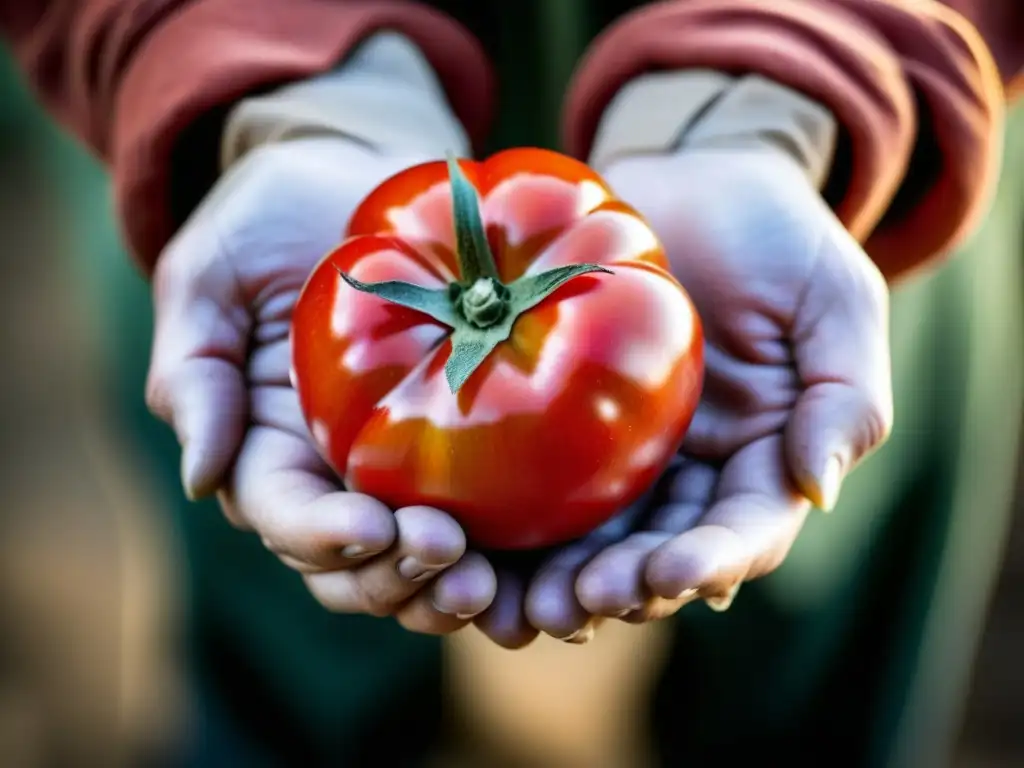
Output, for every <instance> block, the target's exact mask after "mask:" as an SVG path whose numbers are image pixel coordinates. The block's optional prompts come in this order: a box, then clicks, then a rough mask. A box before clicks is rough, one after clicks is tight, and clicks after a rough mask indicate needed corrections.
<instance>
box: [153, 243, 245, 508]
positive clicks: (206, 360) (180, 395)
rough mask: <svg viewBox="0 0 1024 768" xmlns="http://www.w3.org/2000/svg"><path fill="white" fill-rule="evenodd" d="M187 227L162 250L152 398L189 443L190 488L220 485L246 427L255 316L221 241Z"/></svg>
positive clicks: (185, 462)
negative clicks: (207, 243) (243, 300)
mask: <svg viewBox="0 0 1024 768" xmlns="http://www.w3.org/2000/svg"><path fill="white" fill-rule="evenodd" d="M204 239H205V238H202V237H201V233H197V232H196V231H195V230H188V229H186V231H184V232H183V233H182V236H181V237H180V238H179V239H178V240H176V241H174V242H173V243H172V244H171V245H170V246H168V249H167V250H166V251H165V252H164V254H163V255H162V256H161V258H160V261H159V262H158V263H157V269H156V272H155V274H154V284H153V292H154V311H155V329H154V337H153V350H152V356H151V360H150V369H149V377H148V380H147V383H146V402H147V404H148V405H149V408H150V410H151V411H153V413H154V414H156V415H157V416H159V417H160V418H161V419H163V420H164V421H166V422H167V423H168V424H170V425H171V427H172V428H173V429H174V431H175V433H176V435H177V437H178V441H179V442H180V443H181V446H182V459H181V477H182V484H183V485H184V489H185V493H186V495H187V496H189V498H197V497H200V496H206V495H208V494H210V493H213V492H214V491H215V490H216V489H217V487H218V486H219V485H220V482H221V479H222V477H223V476H224V474H225V473H226V472H227V470H228V468H229V467H230V465H231V462H232V461H233V459H234V457H235V454H236V453H237V451H238V448H239V446H240V444H241V441H242V438H243V436H244V434H245V426H246V422H247V419H248V393H247V389H246V382H245V374H244V370H245V369H244V366H245V359H246V349H247V345H248V337H249V325H250V323H249V319H248V318H249V316H248V313H247V312H245V311H244V309H243V308H242V307H241V306H240V305H239V301H240V300H239V295H240V291H239V290H238V287H237V284H236V280H235V277H234V274H233V272H232V270H231V267H230V264H229V262H228V260H227V259H226V258H223V257H222V255H221V254H220V253H219V250H218V249H216V248H209V247H207V248H205V249H203V248H202V245H203V243H202V242H196V241H197V240H198V241H201V240H204Z"/></svg>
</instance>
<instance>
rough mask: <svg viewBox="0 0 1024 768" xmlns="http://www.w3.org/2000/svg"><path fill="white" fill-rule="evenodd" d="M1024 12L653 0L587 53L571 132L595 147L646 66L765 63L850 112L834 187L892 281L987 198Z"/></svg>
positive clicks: (866, 2)
mask: <svg viewBox="0 0 1024 768" xmlns="http://www.w3.org/2000/svg"><path fill="white" fill-rule="evenodd" d="M950 6H956V9H958V10H959V11H963V13H964V14H967V16H968V17H969V18H967V17H965V15H962V14H961V13H959V12H958V10H954V9H953V8H951V7H950ZM972 22H973V23H972ZM975 24H976V25H977V26H976V25H975ZM1022 25H1024V2H1021V0H1003V1H1002V2H998V1H997V0H992V1H991V2H981V0H974V1H973V2H972V1H971V0H960V1H959V2H956V1H955V0H954V1H953V2H950V3H948V4H946V5H943V4H939V3H936V2H933V1H932V0H915V1H914V2H908V1H907V0H790V1H789V2H772V3H766V2H762V1H761V0H669V1H668V2H661V3H656V4H652V5H650V6H646V7H644V8H642V9H640V10H638V11H636V12H634V13H632V14H629V15H627V16H625V17H623V18H622V19H621V20H620V21H619V22H618V23H617V24H615V25H614V26H613V27H611V28H610V29H608V30H606V31H605V32H604V33H603V34H602V35H601V36H600V37H599V38H598V39H597V40H596V41H595V42H594V44H593V45H592V47H591V49H590V51H589V52H588V53H587V55H586V57H585V58H584V60H583V61H582V62H581V63H580V67H579V69H578V70H577V74H576V77H575V79H574V81H573V84H572V86H571V88H570V91H569V94H568V96H567V100H566V105H565V106H566V109H565V124H564V129H565V138H566V144H567V146H568V147H569V149H570V151H571V152H572V153H573V154H576V155H577V156H586V154H587V152H588V150H589V146H590V142H591V141H592V138H593V134H594V131H595V130H596V126H597V122H598V120H599V119H600V116H601V114H602V112H603V110H604V108H605V107H606V106H607V104H608V103H609V101H610V100H611V99H612V97H613V96H614V95H615V93H616V91H618V89H619V88H621V87H622V86H623V85H624V84H625V83H626V82H627V81H628V80H630V79H632V78H633V77H636V76H637V75H639V74H641V73H642V72H644V71H648V70H652V69H676V68H684V67H711V68H717V69H722V70H726V71H735V72H758V73H761V74H764V75H766V76H768V77H771V78H773V79H775V80H777V81H778V82H781V83H783V84H786V85H788V86H790V87H793V88H795V89H797V90H799V91H802V92H804V93H806V94H808V95H809V96H811V97H812V98H815V99H816V100H818V101H820V102H822V103H823V104H825V105H827V106H828V107H829V108H830V109H831V110H832V112H833V114H834V115H835V116H836V118H837V119H838V121H839V123H840V125H841V126H842V127H843V136H842V141H841V142H840V146H839V151H838V152H837V159H836V163H835V166H834V168H833V173H832V177H831V179H830V181H829V184H828V187H827V188H826V195H827V197H828V199H829V201H830V202H831V203H832V204H833V206H834V208H835V211H836V213H837V215H838V216H839V218H840V219H841V220H842V221H843V223H844V224H845V225H846V226H847V228H848V229H849V230H850V232H851V233H852V234H853V235H854V236H856V237H857V238H859V239H860V240H861V241H862V242H865V247H866V248H867V250H868V252H869V253H870V254H871V256H872V257H873V258H874V259H875V261H876V262H877V263H878V265H879V267H880V268H881V269H882V271H883V273H885V275H886V276H887V277H888V278H890V279H893V278H896V277H899V276H902V275H904V274H906V273H908V272H909V271H910V270H912V269H915V268H917V267H919V266H921V265H923V264H925V263H927V262H929V261H930V260H932V259H934V258H936V257H938V256H940V255H942V254H944V253H946V252H948V251H949V250H950V249H951V248H953V247H954V246H955V245H956V244H958V243H959V242H960V241H962V239H963V238H964V236H965V235H967V234H969V233H970V231H971V230H972V229H973V227H974V226H975V224H976V223H977V221H978V219H979V217H980V216H981V215H983V214H984V213H985V211H986V210H987V207H988V203H989V201H990V197H991V194H992V191H993V188H994V181H995V179H996V177H997V175H998V171H999V166H1000V161H1001V147H1002V130H1003V124H1004V121H1003V117H1004V109H1005V106H1004V104H1005V98H1006V90H1004V83H1009V81H1010V80H1011V79H1012V77H1013V76H1014V75H1016V74H1017V73H1018V72H1019V71H1020V69H1021V65H1022V63H1024V35H1021V29H1022ZM979 30H982V31H984V32H985V33H986V34H987V35H988V39H987V41H986V40H985V39H983V38H982V36H981V34H980V33H979ZM997 62H998V65H997Z"/></svg>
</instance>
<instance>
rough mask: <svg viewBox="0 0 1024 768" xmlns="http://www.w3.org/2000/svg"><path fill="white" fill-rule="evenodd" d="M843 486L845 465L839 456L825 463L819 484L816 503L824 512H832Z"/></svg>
mask: <svg viewBox="0 0 1024 768" xmlns="http://www.w3.org/2000/svg"><path fill="white" fill-rule="evenodd" d="M842 484H843V464H842V462H841V461H839V457H838V456H832V457H831V458H829V460H828V461H827V462H825V468H824V469H823V470H822V472H821V480H820V481H819V484H818V491H819V496H820V498H818V499H817V500H814V499H812V501H816V503H817V506H818V507H819V508H820V509H821V511H822V512H831V511H832V510H833V509H835V507H836V502H838V501H839V490H840V487H841V486H842Z"/></svg>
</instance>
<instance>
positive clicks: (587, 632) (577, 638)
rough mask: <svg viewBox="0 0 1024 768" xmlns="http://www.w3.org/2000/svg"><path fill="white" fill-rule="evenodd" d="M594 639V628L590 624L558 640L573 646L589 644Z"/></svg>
mask: <svg viewBox="0 0 1024 768" xmlns="http://www.w3.org/2000/svg"><path fill="white" fill-rule="evenodd" d="M593 637H594V628H593V626H591V625H590V624H587V625H586V626H583V627H580V628H579V629H577V630H576V631H575V632H573V633H572V634H569V635H566V636H565V637H560V638H558V639H559V640H561V641H562V642H563V643H571V644H572V645H585V644H586V643H589V642H590V641H591V639H593Z"/></svg>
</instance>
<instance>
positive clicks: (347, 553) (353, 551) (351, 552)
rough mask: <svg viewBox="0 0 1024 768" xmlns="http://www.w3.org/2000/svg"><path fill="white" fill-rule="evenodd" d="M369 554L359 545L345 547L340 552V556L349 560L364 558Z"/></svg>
mask: <svg viewBox="0 0 1024 768" xmlns="http://www.w3.org/2000/svg"><path fill="white" fill-rule="evenodd" d="M369 554H370V553H369V552H367V551H366V547H364V546H363V545H361V544H349V545H348V546H347V547H345V548H344V549H342V550H341V556H342V557H346V558H348V559H349V560H358V559H359V558H361V557H366V556H367V555H369Z"/></svg>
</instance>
